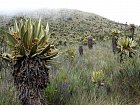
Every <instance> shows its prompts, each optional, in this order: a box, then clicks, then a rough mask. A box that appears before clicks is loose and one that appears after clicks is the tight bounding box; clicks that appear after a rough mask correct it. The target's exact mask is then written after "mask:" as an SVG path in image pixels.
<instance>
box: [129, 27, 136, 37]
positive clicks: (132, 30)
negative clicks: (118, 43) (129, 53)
mask: <svg viewBox="0 0 140 105" xmlns="http://www.w3.org/2000/svg"><path fill="white" fill-rule="evenodd" d="M135 28H136V27H135V25H134V24H130V32H131V35H130V37H131V38H132V39H133V40H134V34H135Z"/></svg>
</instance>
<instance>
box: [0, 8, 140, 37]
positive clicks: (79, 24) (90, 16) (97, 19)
mask: <svg viewBox="0 0 140 105" xmlns="http://www.w3.org/2000/svg"><path fill="white" fill-rule="evenodd" d="M16 16H25V17H31V18H33V19H38V18H40V17H41V18H42V21H43V24H44V25H45V24H46V23H47V22H48V23H49V26H50V33H51V34H53V35H57V36H65V35H72V36H74V38H75V37H76V36H77V35H78V36H83V35H85V34H90V35H93V36H95V37H96V38H97V39H98V37H99V39H103V38H106V37H111V32H112V30H113V29H117V30H120V31H121V32H122V33H124V32H126V31H125V30H129V28H130V27H129V25H127V24H123V23H118V22H115V21H112V20H110V19H107V18H104V17H102V16H99V15H97V14H94V13H88V12H83V11H79V10H75V9H38V10H32V11H23V12H18V13H15V14H14V15H8V16H6V15H5V16H0V26H3V25H6V24H7V23H11V24H12V21H13V20H15V18H16ZM139 33H140V32H139V27H138V26H136V34H139Z"/></svg>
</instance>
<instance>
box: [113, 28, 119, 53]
mask: <svg viewBox="0 0 140 105" xmlns="http://www.w3.org/2000/svg"><path fill="white" fill-rule="evenodd" d="M119 33H120V32H119V31H117V30H113V31H112V51H113V53H114V54H115V53H116V49H117V41H118V35H119Z"/></svg>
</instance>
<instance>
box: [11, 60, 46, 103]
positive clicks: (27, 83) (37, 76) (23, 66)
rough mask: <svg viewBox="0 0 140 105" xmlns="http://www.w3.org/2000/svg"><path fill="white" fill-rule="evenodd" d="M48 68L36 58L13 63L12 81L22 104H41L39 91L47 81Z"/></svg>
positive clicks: (44, 86)
mask: <svg viewBox="0 0 140 105" xmlns="http://www.w3.org/2000/svg"><path fill="white" fill-rule="evenodd" d="M48 70H49V69H48V68H47V67H46V65H45V62H42V61H40V59H38V58H36V59H29V58H26V59H23V60H21V61H18V62H17V63H16V64H15V65H14V72H13V77H14V83H15V86H16V89H17V93H18V97H19V100H20V101H21V103H22V105H43V104H42V102H41V101H42V100H43V99H42V94H41V91H42V90H43V89H44V88H46V87H47V84H48V83H49V74H48Z"/></svg>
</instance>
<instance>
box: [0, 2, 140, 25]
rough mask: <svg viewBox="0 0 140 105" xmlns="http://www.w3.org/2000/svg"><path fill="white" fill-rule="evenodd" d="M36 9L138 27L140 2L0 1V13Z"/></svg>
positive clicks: (139, 23) (139, 22)
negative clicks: (64, 10)
mask: <svg viewBox="0 0 140 105" xmlns="http://www.w3.org/2000/svg"><path fill="white" fill-rule="evenodd" d="M38 8H39V9H40V8H69V9H78V10H82V11H87V12H92V13H95V14H98V15H101V16H103V17H106V18H109V19H111V20H115V21H116V22H122V23H125V22H128V23H134V24H137V25H140V0H0V13H12V12H15V11H20V10H32V9H38Z"/></svg>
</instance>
